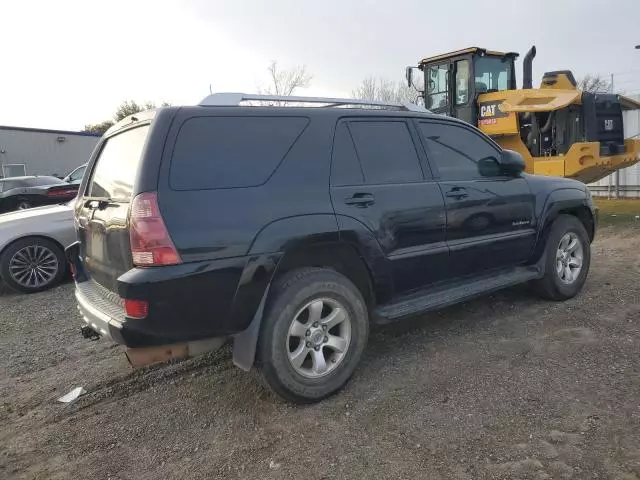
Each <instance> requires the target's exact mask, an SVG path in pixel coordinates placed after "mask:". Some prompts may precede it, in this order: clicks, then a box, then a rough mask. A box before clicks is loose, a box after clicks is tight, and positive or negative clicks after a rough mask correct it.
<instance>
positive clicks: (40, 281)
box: [0, 200, 76, 293]
mask: <svg viewBox="0 0 640 480" xmlns="http://www.w3.org/2000/svg"><path fill="white" fill-rule="evenodd" d="M74 201H75V200H72V201H71V202H69V203H66V204H63V205H49V206H45V207H39V208H30V209H28V210H18V211H15V212H10V213H5V214H2V215H0V277H1V278H2V280H3V281H4V283H5V284H6V285H7V286H8V287H10V288H11V289H13V290H17V291H19V292H24V293H33V292H40V291H42V290H46V289H47V288H51V287H53V286H54V285H56V284H58V283H60V281H61V280H62V279H63V278H64V276H65V274H66V272H67V260H66V257H65V254H64V249H65V248H66V247H67V246H69V245H70V244H71V243H73V242H74V241H75V238H76V232H75V230H74V228H73V202H74Z"/></svg>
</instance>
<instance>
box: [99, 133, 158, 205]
mask: <svg viewBox="0 0 640 480" xmlns="http://www.w3.org/2000/svg"><path fill="white" fill-rule="evenodd" d="M148 131H149V126H148V125H145V126H143V127H138V128H134V129H132V130H127V131H125V132H123V133H120V134H118V135H116V136H114V137H111V138H109V139H108V140H107V142H106V143H105V144H104V146H103V147H102V150H101V151H100V156H99V157H98V160H97V163H96V165H95V167H94V169H93V176H92V178H91V182H90V183H89V190H88V192H89V196H91V197H101V198H112V199H119V200H125V201H128V200H130V199H131V194H132V192H133V183H134V182H135V179H136V173H137V171H138V165H139V163H140V158H141V156H142V149H143V148H144V141H145V139H146V138H147V132H148Z"/></svg>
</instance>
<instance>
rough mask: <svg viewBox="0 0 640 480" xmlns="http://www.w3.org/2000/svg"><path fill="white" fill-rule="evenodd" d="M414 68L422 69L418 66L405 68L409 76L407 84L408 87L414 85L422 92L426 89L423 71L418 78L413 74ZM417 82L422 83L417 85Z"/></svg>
mask: <svg viewBox="0 0 640 480" xmlns="http://www.w3.org/2000/svg"><path fill="white" fill-rule="evenodd" d="M414 70H420V69H419V68H418V67H407V68H406V69H405V77H406V78H407V86H408V87H413V88H414V89H416V90H417V91H418V92H420V93H422V92H423V90H424V76H423V72H422V71H420V75H418V78H414V75H413V71H414ZM416 82H417V83H419V84H420V85H416Z"/></svg>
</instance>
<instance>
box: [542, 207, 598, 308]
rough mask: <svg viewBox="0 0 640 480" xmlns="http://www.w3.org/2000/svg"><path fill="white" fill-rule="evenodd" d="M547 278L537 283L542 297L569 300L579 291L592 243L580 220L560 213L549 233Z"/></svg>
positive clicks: (546, 254) (584, 278) (587, 268)
mask: <svg viewBox="0 0 640 480" xmlns="http://www.w3.org/2000/svg"><path fill="white" fill-rule="evenodd" d="M544 255H545V260H544V261H545V273H544V277H543V278H542V279H540V280H537V281H536V282H534V287H535V288H536V290H537V292H538V293H539V294H540V296H541V297H543V298H546V299H548V300H567V299H569V298H572V297H574V296H576V295H577V294H578V292H580V290H581V289H582V286H583V285H584V282H585V280H586V278H587V273H588V272H589V265H590V263H591V244H590V242H589V236H588V235H587V231H586V230H585V228H584V225H583V224H582V222H580V220H578V219H577V218H576V217H574V216H572V215H560V216H559V217H558V218H557V219H556V221H555V222H553V225H552V226H551V231H550V232H549V238H548V239H547V246H546V249H545V253H544Z"/></svg>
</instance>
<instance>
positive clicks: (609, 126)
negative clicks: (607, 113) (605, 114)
mask: <svg viewBox="0 0 640 480" xmlns="http://www.w3.org/2000/svg"><path fill="white" fill-rule="evenodd" d="M604 129H605V130H606V131H607V132H610V131H612V130H613V120H612V119H609V120H605V121H604Z"/></svg>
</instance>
